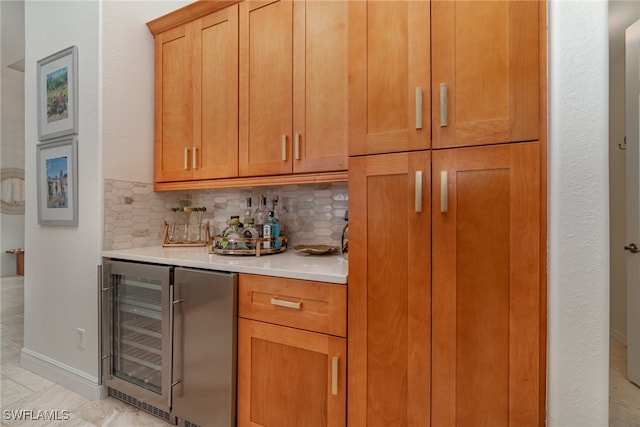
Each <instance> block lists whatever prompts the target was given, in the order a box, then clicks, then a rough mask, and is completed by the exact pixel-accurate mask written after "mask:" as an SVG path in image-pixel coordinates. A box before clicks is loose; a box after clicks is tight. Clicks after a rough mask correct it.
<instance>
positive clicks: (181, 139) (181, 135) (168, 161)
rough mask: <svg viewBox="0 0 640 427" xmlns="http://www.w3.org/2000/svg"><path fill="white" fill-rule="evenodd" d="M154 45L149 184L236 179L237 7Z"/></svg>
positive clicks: (170, 32) (162, 37)
mask: <svg viewBox="0 0 640 427" xmlns="http://www.w3.org/2000/svg"><path fill="white" fill-rule="evenodd" d="M155 43H156V58H155V64H156V65H155V67H156V70H155V72H156V88H155V92H156V100H155V108H156V112H155V114H156V119H155V181H156V182H171V181H187V180H193V179H212V178H226V177H234V176H237V158H238V156H237V147H238V6H231V7H229V8H227V9H224V10H221V11H218V12H215V13H212V14H210V15H207V16H205V17H202V18H200V19H197V20H195V21H193V22H189V23H187V24H184V25H181V26H178V27H176V28H174V29H170V30H167V31H165V32H162V33H160V34H158V35H157V36H156V42H155Z"/></svg>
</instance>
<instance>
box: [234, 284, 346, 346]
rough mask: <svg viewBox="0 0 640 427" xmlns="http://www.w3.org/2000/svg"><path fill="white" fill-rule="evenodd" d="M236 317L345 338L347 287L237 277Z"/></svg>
mask: <svg viewBox="0 0 640 427" xmlns="http://www.w3.org/2000/svg"><path fill="white" fill-rule="evenodd" d="M238 294H239V295H238V301H239V305H238V316H239V317H243V318H245V319H253V320H259V321H262V322H268V323H273V324H277V325H283V326H289V327H293V328H298V329H306V330H309V331H314V332H320V333H325V334H330V335H335V336H339V337H346V336H347V287H346V286H345V285H336V284H331V283H324V282H314V281H309V280H297V279H286V278H281V277H271V276H259V275H253V274H240V281H239V286H238Z"/></svg>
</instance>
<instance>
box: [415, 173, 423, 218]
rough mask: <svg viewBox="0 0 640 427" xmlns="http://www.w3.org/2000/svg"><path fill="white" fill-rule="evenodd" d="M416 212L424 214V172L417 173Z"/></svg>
mask: <svg viewBox="0 0 640 427" xmlns="http://www.w3.org/2000/svg"><path fill="white" fill-rule="evenodd" d="M416 212H422V171H416Z"/></svg>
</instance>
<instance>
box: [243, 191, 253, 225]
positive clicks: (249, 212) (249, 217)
mask: <svg viewBox="0 0 640 427" xmlns="http://www.w3.org/2000/svg"><path fill="white" fill-rule="evenodd" d="M249 221H251V223H252V224H253V223H254V222H255V221H254V219H253V209H252V208H251V197H247V207H246V209H245V211H244V217H243V218H242V224H244V225H245V226H246V225H247V224H248V223H249Z"/></svg>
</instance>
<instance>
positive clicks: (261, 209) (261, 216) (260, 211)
mask: <svg viewBox="0 0 640 427" xmlns="http://www.w3.org/2000/svg"><path fill="white" fill-rule="evenodd" d="M268 217H269V211H268V210H267V199H266V198H265V197H264V195H262V194H261V195H260V205H259V206H258V207H257V208H256V212H255V214H254V221H255V225H256V228H257V229H258V231H259V232H260V236H261V237H267V236H265V235H264V231H263V227H264V224H265V223H266V222H267V218H268Z"/></svg>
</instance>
